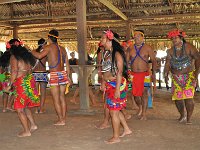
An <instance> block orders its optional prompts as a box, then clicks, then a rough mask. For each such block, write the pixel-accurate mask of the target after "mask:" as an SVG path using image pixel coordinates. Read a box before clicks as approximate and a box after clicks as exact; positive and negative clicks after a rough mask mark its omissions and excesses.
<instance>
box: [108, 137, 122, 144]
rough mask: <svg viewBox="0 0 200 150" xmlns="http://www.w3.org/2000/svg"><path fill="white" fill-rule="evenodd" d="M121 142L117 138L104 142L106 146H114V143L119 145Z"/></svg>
mask: <svg viewBox="0 0 200 150" xmlns="http://www.w3.org/2000/svg"><path fill="white" fill-rule="evenodd" d="M120 141H121V140H120V139H119V138H114V137H112V138H111V139H108V140H106V141H104V142H105V143H106V144H115V143H119V142H120Z"/></svg>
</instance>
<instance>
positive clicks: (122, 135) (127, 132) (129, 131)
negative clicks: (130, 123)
mask: <svg viewBox="0 0 200 150" xmlns="http://www.w3.org/2000/svg"><path fill="white" fill-rule="evenodd" d="M132 133H133V132H132V131H131V130H128V131H124V132H123V133H122V134H121V135H120V136H119V137H124V136H126V135H131V134H132Z"/></svg>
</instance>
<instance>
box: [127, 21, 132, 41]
mask: <svg viewBox="0 0 200 150" xmlns="http://www.w3.org/2000/svg"><path fill="white" fill-rule="evenodd" d="M130 39H131V26H130V23H129V22H128V21H127V22H126V40H130Z"/></svg>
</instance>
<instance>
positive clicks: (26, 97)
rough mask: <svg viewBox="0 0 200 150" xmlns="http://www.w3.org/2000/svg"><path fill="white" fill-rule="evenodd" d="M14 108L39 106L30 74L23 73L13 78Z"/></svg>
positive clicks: (36, 92) (34, 84)
mask: <svg viewBox="0 0 200 150" xmlns="http://www.w3.org/2000/svg"><path fill="white" fill-rule="evenodd" d="M13 86H14V88H15V92H16V93H15V94H16V97H15V100H14V109H20V108H26V107H36V106H40V99H39V96H38V91H37V89H36V82H35V79H34V77H33V75H32V74H28V75H24V76H21V77H19V78H17V79H16V80H15V82H14V83H13Z"/></svg>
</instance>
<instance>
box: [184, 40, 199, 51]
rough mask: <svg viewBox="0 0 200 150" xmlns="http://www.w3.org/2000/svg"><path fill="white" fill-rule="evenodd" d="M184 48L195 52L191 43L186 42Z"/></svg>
mask: <svg viewBox="0 0 200 150" xmlns="http://www.w3.org/2000/svg"><path fill="white" fill-rule="evenodd" d="M185 46H186V47H187V49H191V50H197V49H196V47H195V46H194V45H192V44H191V43H188V42H186V43H185Z"/></svg>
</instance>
